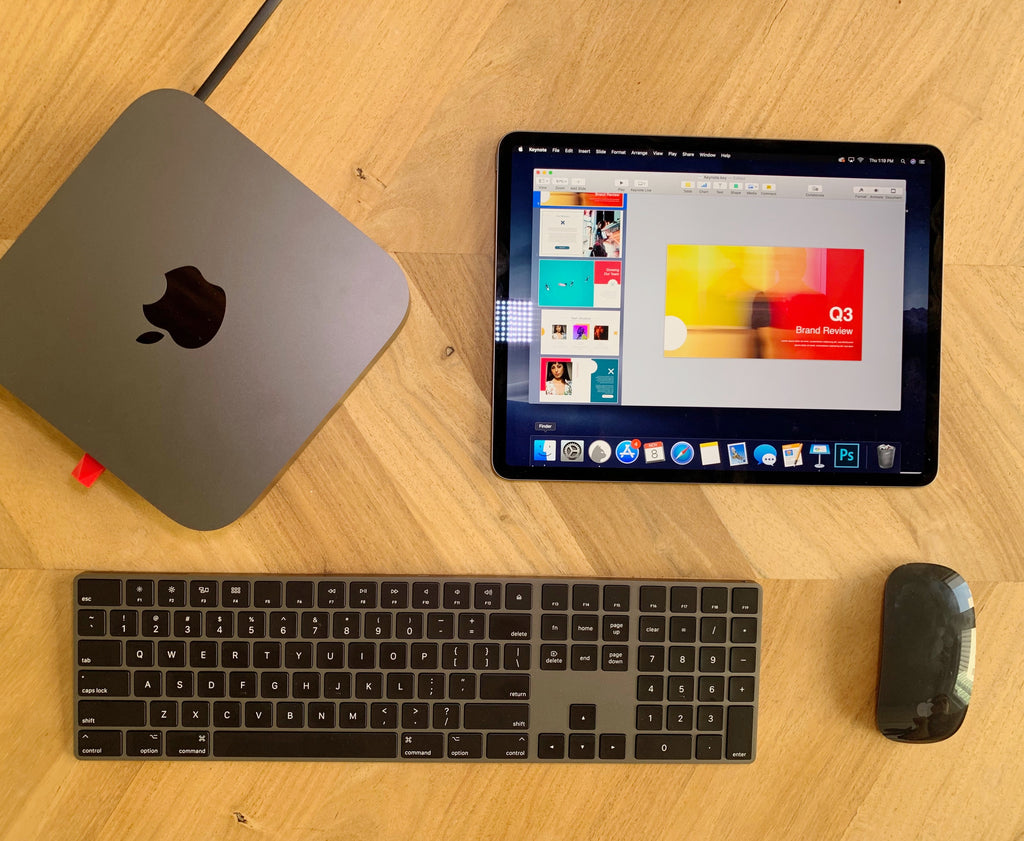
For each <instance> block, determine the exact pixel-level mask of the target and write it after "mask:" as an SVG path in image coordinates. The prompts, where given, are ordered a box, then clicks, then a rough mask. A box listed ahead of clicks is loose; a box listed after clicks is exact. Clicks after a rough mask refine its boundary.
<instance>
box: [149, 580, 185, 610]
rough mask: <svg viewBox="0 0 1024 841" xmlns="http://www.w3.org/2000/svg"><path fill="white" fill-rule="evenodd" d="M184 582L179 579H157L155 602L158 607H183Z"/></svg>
mask: <svg viewBox="0 0 1024 841" xmlns="http://www.w3.org/2000/svg"><path fill="white" fill-rule="evenodd" d="M185 596H186V590H185V582H184V581H181V580H168V581H159V582H157V585H156V603H157V604H158V605H160V607H185V602H186V598H185Z"/></svg>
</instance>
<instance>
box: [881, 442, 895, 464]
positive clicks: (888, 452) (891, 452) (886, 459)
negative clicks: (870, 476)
mask: <svg viewBox="0 0 1024 841" xmlns="http://www.w3.org/2000/svg"><path fill="white" fill-rule="evenodd" d="M895 459H896V448H895V447H894V446H893V445H892V444H879V445H878V466H879V467H881V468H882V469H883V470H888V469H889V468H891V467H892V465H893V461H895Z"/></svg>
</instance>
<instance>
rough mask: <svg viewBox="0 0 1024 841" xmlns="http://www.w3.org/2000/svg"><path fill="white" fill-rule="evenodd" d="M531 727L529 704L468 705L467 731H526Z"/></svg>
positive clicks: (466, 709)
mask: <svg viewBox="0 0 1024 841" xmlns="http://www.w3.org/2000/svg"><path fill="white" fill-rule="evenodd" d="M529 726H530V705H529V704H466V708H465V727H466V729H467V730H525V729H527V728H528V727H529Z"/></svg>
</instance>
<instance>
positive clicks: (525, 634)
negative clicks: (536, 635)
mask: <svg viewBox="0 0 1024 841" xmlns="http://www.w3.org/2000/svg"><path fill="white" fill-rule="evenodd" d="M531 618H532V617H531V616H530V614H528V613H492V614H491V620H490V624H489V626H488V630H489V636H490V638H491V639H492V640H528V639H530V619H531Z"/></svg>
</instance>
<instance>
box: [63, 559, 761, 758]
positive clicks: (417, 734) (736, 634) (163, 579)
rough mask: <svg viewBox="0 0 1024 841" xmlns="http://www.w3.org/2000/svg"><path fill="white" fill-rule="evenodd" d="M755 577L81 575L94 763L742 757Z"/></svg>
mask: <svg viewBox="0 0 1024 841" xmlns="http://www.w3.org/2000/svg"><path fill="white" fill-rule="evenodd" d="M761 595H762V594H761V588H760V586H759V585H757V584H756V583H753V582H749V581H744V582H731V581H730V582H727V581H654V580H626V579H590V580H587V579H568V578H512V577H507V578H465V577H433V578H423V577H405V578H399V577H384V578H381V577H366V576H330V577H315V578H314V577H287V576H280V577H265V576H258V577H252V576H240V575H230V576H214V575H164V574H161V575H139V574H137V573H124V574H116V575H111V574H107V573H85V574H82V575H79V576H78V577H77V578H76V579H75V582H74V600H75V609H76V621H75V639H74V656H75V679H74V686H75V698H74V704H75V711H74V714H75V752H76V755H77V756H78V757H79V758H81V759H109V758H118V759H205V760H211V759H297V760H298V759H301V760H358V761H377V760H388V761H425V760H426V761H430V760H434V761H459V762H465V761H471V762H489V761H500V762H524V761H526V762H535V761H540V762H612V763H615V762H619V763H622V762H711V763H746V762H752V761H753V759H754V755H755V746H756V733H757V703H758V683H759V669H760V644H761Z"/></svg>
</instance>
